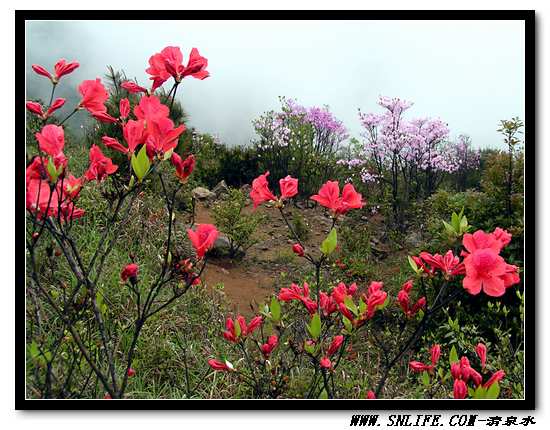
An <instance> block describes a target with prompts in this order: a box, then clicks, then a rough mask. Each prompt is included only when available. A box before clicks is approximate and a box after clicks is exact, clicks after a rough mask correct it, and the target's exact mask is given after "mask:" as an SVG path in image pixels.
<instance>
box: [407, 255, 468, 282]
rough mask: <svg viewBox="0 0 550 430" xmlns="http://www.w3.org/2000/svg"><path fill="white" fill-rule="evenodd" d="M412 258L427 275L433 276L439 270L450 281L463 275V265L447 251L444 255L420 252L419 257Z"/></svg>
mask: <svg viewBox="0 0 550 430" xmlns="http://www.w3.org/2000/svg"><path fill="white" fill-rule="evenodd" d="M412 258H413V260H414V262H415V263H416V264H417V265H418V266H419V267H421V268H422V269H423V271H424V272H425V273H427V274H428V275H433V274H435V272H436V271H437V270H439V271H441V273H442V274H443V276H444V277H445V278H446V279H450V278H451V277H453V276H456V275H464V273H465V268H464V263H461V262H460V258H459V257H457V256H455V255H454V254H453V251H451V250H448V251H447V253H446V254H445V255H439V254H434V255H432V254H430V253H428V252H421V253H420V256H419V257H412Z"/></svg>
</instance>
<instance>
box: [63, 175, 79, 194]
mask: <svg viewBox="0 0 550 430" xmlns="http://www.w3.org/2000/svg"><path fill="white" fill-rule="evenodd" d="M81 188H82V179H81V178H75V177H74V176H73V175H69V176H66V177H65V179H64V180H63V191H64V193H65V195H67V196H68V197H69V198H70V199H74V198H75V197H76V196H77V195H78V193H79V192H80V190H81Z"/></svg>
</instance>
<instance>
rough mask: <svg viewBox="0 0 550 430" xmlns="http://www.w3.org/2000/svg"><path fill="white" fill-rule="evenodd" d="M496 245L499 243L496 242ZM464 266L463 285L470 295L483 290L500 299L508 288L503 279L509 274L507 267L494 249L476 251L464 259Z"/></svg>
mask: <svg viewBox="0 0 550 430" xmlns="http://www.w3.org/2000/svg"><path fill="white" fill-rule="evenodd" d="M491 237H492V236H491ZM495 243H497V242H496V241H495ZM498 243H500V242H498ZM499 246H500V245H499ZM464 265H465V267H466V276H465V277H464V279H463V281H462V285H463V286H464V288H465V289H466V291H468V293H470V294H472V295H476V294H479V293H480V291H481V290H483V292H484V293H485V294H487V295H488V296H491V297H499V296H502V295H503V294H504V293H505V291H506V286H505V284H504V280H503V277H505V275H506V273H507V265H506V262H505V261H504V259H503V258H502V257H501V256H500V255H498V254H497V252H496V251H494V250H493V249H492V248H482V249H477V250H475V251H474V252H473V253H472V254H469V255H468V256H467V257H466V258H465V259H464Z"/></svg>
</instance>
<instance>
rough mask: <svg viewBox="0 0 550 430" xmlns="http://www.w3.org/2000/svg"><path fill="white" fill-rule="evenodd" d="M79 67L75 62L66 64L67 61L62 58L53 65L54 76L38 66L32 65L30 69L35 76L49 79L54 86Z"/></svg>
mask: <svg viewBox="0 0 550 430" xmlns="http://www.w3.org/2000/svg"><path fill="white" fill-rule="evenodd" d="M79 66H80V64H78V62H77V61H71V62H70V63H67V61H66V60H65V59H63V58H62V59H61V60H59V61H58V62H57V63H55V66H54V73H55V75H54V76H52V74H51V73H50V72H48V71H47V70H46V69H45V68H44V67H42V66H39V65H38V64H33V65H32V66H31V67H32V69H33V70H34V71H35V72H36V73H37V74H39V75H42V76H45V77H46V78H48V79H50V80H51V81H52V83H53V84H54V85H56V84H57V83H58V82H59V79H61V77H62V76H65V75H68V74H69V73H72V72H73V71H74V70H75V69H77V68H78V67H79Z"/></svg>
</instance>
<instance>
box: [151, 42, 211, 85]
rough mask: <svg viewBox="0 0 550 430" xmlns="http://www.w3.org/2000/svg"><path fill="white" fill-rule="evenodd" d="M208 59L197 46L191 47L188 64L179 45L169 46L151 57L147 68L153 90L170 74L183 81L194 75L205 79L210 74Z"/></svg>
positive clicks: (177, 80)
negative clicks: (184, 63)
mask: <svg viewBox="0 0 550 430" xmlns="http://www.w3.org/2000/svg"><path fill="white" fill-rule="evenodd" d="M207 66H208V60H207V59H206V58H204V57H201V55H200V54H199V51H198V49H197V48H193V49H191V53H190V55H189V61H188V62H187V66H184V65H183V55H182V53H181V50H180V48H178V47H177V46H167V47H166V48H164V49H163V50H162V51H160V53H157V54H155V55H153V56H152V57H151V58H149V67H148V68H147V69H146V70H145V71H146V72H147V73H148V74H149V75H151V77H150V78H149V79H151V80H152V81H153V87H152V88H151V91H155V90H156V89H157V88H158V87H160V86H161V85H162V84H163V83H164V82H166V81H167V80H168V79H169V78H170V76H172V77H173V78H174V79H175V81H176V82H181V80H182V79H183V78H185V77H186V76H193V77H194V78H197V79H201V80H202V79H205V78H207V77H208V76H210V74H209V73H208V72H207V71H206V67H207Z"/></svg>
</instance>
